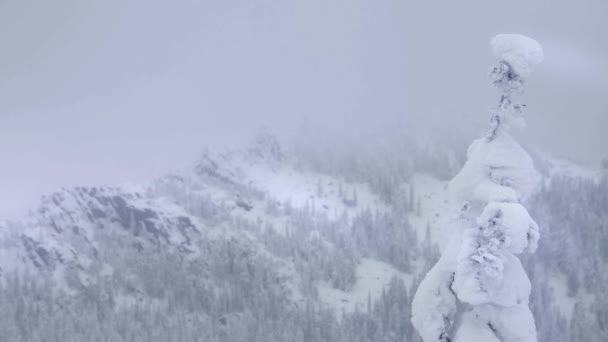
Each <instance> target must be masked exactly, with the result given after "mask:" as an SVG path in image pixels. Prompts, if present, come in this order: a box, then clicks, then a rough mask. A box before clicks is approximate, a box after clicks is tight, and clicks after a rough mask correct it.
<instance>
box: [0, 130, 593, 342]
mask: <svg viewBox="0 0 608 342" xmlns="http://www.w3.org/2000/svg"><path fill="white" fill-rule="evenodd" d="M535 163H539V161H538V160H535ZM544 170H545V171H544V172H543V171H542V170H541V174H542V175H543V177H545V179H547V180H548V179H551V178H556V177H557V175H566V176H568V175H572V174H576V175H582V176H584V175H593V174H594V172H592V171H588V172H587V171H585V172H581V171H580V170H581V168H579V167H578V166H576V165H574V164H570V163H566V162H559V163H558V162H556V161H554V160H550V161H547V162H545V163H544ZM577 177H578V176H577ZM557 178H559V177H557ZM591 178H594V177H591ZM408 179H409V180H408V182H404V183H400V184H399V185H398V186H396V187H393V188H392V190H391V194H392V195H391V197H390V201H387V198H386V197H383V196H381V195H380V194H379V193H378V189H377V188H374V187H373V186H372V185H370V184H369V183H366V182H365V181H361V180H356V179H348V180H347V179H346V178H342V177H340V176H337V175H335V174H331V173H327V172H319V171H318V170H317V171H315V170H313V169H310V168H307V167H302V166H301V165H299V164H298V162H297V158H296V156H294V155H293V154H292V153H288V152H285V151H283V150H282V149H281V146H280V145H279V144H278V143H277V141H276V139H274V138H272V137H271V136H263V137H262V138H258V139H257V140H256V141H255V142H254V144H253V145H252V146H250V147H249V148H246V149H243V150H240V151H228V152H222V153H218V152H215V151H211V150H206V151H205V152H204V153H203V154H202V155H201V157H200V158H199V160H198V161H197V163H195V165H194V166H193V167H192V168H191V169H190V170H186V171H184V172H179V173H172V174H168V175H166V176H164V177H161V178H159V179H157V180H155V181H153V182H151V183H150V184H146V185H140V186H117V187H75V188H72V189H62V190H60V191H58V192H56V193H54V194H51V195H48V196H44V197H43V199H42V200H41V203H40V205H39V207H38V209H37V210H36V211H34V212H32V214H31V215H30V216H29V217H27V218H25V219H24V220H23V221H22V222H3V223H0V279H2V282H4V283H6V282H7V281H8V283H10V279H11V277H12V275H14V274H21V275H23V274H30V275H31V274H34V275H41V276H42V277H38V276H37V277H38V278H40V279H50V280H49V281H50V282H52V283H53V285H50V286H51V287H52V288H56V289H60V290H61V291H64V292H65V293H66V294H68V295H69V296H72V297H73V298H74V299H71V300H70V299H69V298H70V297H66V298H67V299H65V298H64V299H62V301H67V302H70V301H75V300H77V299H76V298H80V297H79V296H80V295H82V294H87V295H86V296H90V294H91V293H95V294H96V295H94V298H98V299H96V300H98V301H99V303H98V304H95V305H96V306H97V307H105V306H106V305H109V307H108V308H107V310H112V311H114V312H120V310H123V311H124V310H127V311H128V310H131V309H129V308H133V307H140V306H142V305H144V306H153V307H159V308H160V307H165V306H167V305H168V306H175V305H180V306H179V307H183V308H187V307H191V306H192V305H194V304H193V303H197V304H196V305H195V306H196V307H197V310H199V311H200V312H202V313H204V315H203V316H201V317H207V316H209V315H210V316H209V317H213V318H209V320H207V318H201V317H199V318H197V319H202V320H204V321H205V322H208V324H211V326H215V325H216V324H218V326H219V328H218V329H220V328H221V327H222V326H233V325H231V324H232V323H230V322H233V323H234V324H241V323H243V322H254V321H255V318H253V317H251V316H248V314H247V312H249V311H250V310H253V309H252V308H253V307H252V305H257V306H259V307H261V308H263V310H264V315H272V313H273V312H275V311H274V310H277V309H276V307H280V308H282V309H280V310H279V311H280V312H284V315H286V314H287V312H290V311H289V310H296V311H297V312H300V311H301V310H309V309H306V308H310V307H312V308H315V309H314V310H321V311H320V313H319V314H320V315H321V316H320V317H326V316H323V315H326V314H329V313H331V315H333V316H335V317H336V318H337V319H340V318H341V317H343V318H342V321H341V322H342V323H340V324H341V326H343V325H345V324H349V323H348V322H351V321H350V320H351V319H355V318H354V317H357V315H360V314H361V313H362V312H368V313H367V314H369V315H375V313H373V312H369V310H375V309H373V308H375V307H377V306H382V305H388V304H387V303H388V302H387V300H389V299H388V298H386V297H385V296H387V295H389V294H390V296H396V297H395V298H400V299H399V300H398V301H397V302H395V303H405V304H399V310H401V311H400V312H399V317H402V316H403V317H402V318H400V320H401V321H402V322H408V321H409V317H405V316H408V315H409V300H410V299H409V297H408V295H409V294H410V293H412V291H413V288H414V287H415V286H416V285H417V283H418V282H419V281H420V279H421V276H422V275H423V274H424V273H425V272H426V270H427V269H428V268H429V267H430V265H431V264H432V262H433V260H435V258H437V257H438V253H439V251H440V250H442V249H443V248H445V244H446V242H447V241H448V237H449V236H450V234H451V232H450V231H446V227H449V225H448V224H446V222H448V221H449V220H451V219H453V215H455V213H454V211H453V209H452V203H450V196H449V195H448V191H447V184H448V183H447V181H446V180H441V179H439V178H437V177H435V176H432V175H430V174H428V173H421V172H417V173H414V174H413V175H411V176H410V177H409V178H408ZM541 229H542V227H541ZM541 244H542V242H541ZM562 285H563V286H562ZM553 287H554V288H555V289H556V290H552V291H554V295H555V296H559V297H560V299H558V300H559V303H563V304H560V307H561V308H562V310H564V311H567V312H564V314H565V315H566V314H567V315H568V316H571V315H572V311H573V310H574V308H573V307H574V305H575V304H576V303H577V302H579V300H578V299H568V298H562V297H563V296H564V295H565V294H564V292H566V290H563V289H564V288H566V284H562V283H561V282H560V284H557V283H555V284H554V285H553ZM562 290H563V291H562ZM387 291H388V292H387ZM387 293H388V294H387ZM260 294H261V295H262V297H260V298H258V296H260ZM98 296H100V297H98ZM108 296H109V297H108ZM589 296H592V295H591V294H589V295H585V297H584V298H582V297H581V298H582V299H581V301H582V300H583V299H584V302H585V303H588V304H589V300H588V297H589ZM85 298H86V297H85ZM108 298H113V299H112V300H110V299H108ZM189 298H190V299H189ZM194 298H198V299H194ZM200 298H207V299H205V300H204V301H203V302H200ZM244 298H250V299H244ZM251 300H253V302H251ZM391 300H393V299H391ZM395 300H396V299H395ZM199 302H200V303H199ZM96 303H97V302H96ZM107 303H110V304H107ZM111 303H113V304H111ZM171 303H178V304H171ZM255 303H257V304H255ZM268 303H275V304H272V305H271V306H268V307H267V305H270V304H268ZM277 303H282V304H277ZM383 303H384V304H383ZM395 305H396V304H395ZM370 306H371V309H370ZM273 308H274V309H273ZM289 308H292V309H289ZM281 310H288V311H281ZM323 310H329V311H323ZM323 312H328V313H326V314H324V313H323ZM205 315H206V316H205ZM264 315H262V316H260V317H265V316H264ZM345 315H346V316H345ZM197 317H198V316H197ZM286 317H289V315H288V316H286ZM326 319H327V318H326ZM238 322H240V323H238ZM205 324H207V323H205ZM252 324H253V323H252ZM256 324H259V322H258V323H256ZM290 324H296V323H293V322H292V323H290ZM395 324H397V323H395ZM201 326H205V325H204V324H203V325H201ZM405 327H406V328H407V327H408V326H407V324H406V325H405ZM233 328H234V327H233ZM299 328H301V327H298V329H299ZM410 328H411V327H410ZM410 328H408V329H409V330H407V331H403V332H402V333H403V334H406V335H408V336H411V337H412V338H414V337H415V336H416V335H415V333H414V331H413V330H412V329H410ZM220 330H221V329H220ZM217 333H218V334H220V333H219V332H217ZM220 335H221V334H220ZM220 335H218V336H220ZM209 338H211V337H209ZM234 338H235V339H236V340H238V338H237V337H234Z"/></svg>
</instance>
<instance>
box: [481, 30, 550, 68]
mask: <svg viewBox="0 0 608 342" xmlns="http://www.w3.org/2000/svg"><path fill="white" fill-rule="evenodd" d="M490 45H491V47H492V51H493V52H494V55H496V57H497V58H498V59H499V60H502V61H505V62H507V63H508V64H509V66H511V68H512V69H513V70H514V71H515V72H516V73H517V74H518V75H519V76H520V77H522V78H524V79H525V78H527V77H528V76H530V74H531V73H532V70H533V69H534V67H535V66H536V65H537V64H539V63H540V62H542V60H543V49H542V47H541V45H540V44H539V43H538V42H537V41H536V40H534V39H532V38H529V37H526V36H524V35H521V34H499V35H497V36H495V37H494V38H492V40H491V41H490Z"/></svg>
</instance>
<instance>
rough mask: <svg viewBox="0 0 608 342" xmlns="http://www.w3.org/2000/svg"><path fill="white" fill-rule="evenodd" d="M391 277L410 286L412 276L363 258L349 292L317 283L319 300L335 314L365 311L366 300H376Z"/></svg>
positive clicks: (376, 261)
mask: <svg viewBox="0 0 608 342" xmlns="http://www.w3.org/2000/svg"><path fill="white" fill-rule="evenodd" d="M393 277H398V278H401V279H402V280H403V281H404V283H405V286H406V287H407V288H410V287H411V286H412V280H413V278H412V276H411V275H410V274H406V273H403V272H401V271H399V270H397V269H395V268H394V267H392V266H391V265H389V264H387V263H384V262H382V261H378V260H374V259H370V258H363V259H361V263H360V264H359V265H358V266H357V282H356V283H355V285H354V286H353V288H352V289H351V290H350V291H341V290H339V289H336V288H333V287H332V286H331V285H329V284H327V283H319V284H318V285H317V290H318V293H319V298H320V299H321V301H322V302H323V303H325V304H326V305H327V306H329V307H330V308H332V309H334V311H335V312H337V313H341V312H353V311H354V310H355V309H356V308H358V309H359V310H366V308H367V303H368V299H370V298H371V299H372V301H373V300H374V299H375V298H378V296H380V294H381V293H382V290H383V289H384V288H385V287H387V286H388V284H389V282H390V280H391V279H392V278H393Z"/></svg>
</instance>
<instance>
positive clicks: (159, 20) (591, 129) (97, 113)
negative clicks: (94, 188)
mask: <svg viewBox="0 0 608 342" xmlns="http://www.w3.org/2000/svg"><path fill="white" fill-rule="evenodd" d="M607 17H608V1H606V0H593V1H592V0H586V1H585V0H582V1H571V0H560V1H555V0H547V1H530V0H517V1H508V2H497V1H487V0H480V1H408V0H386V1H385V0H299V1H287V0H284V1H278V0H201V1H196V0H187V1H186V0H182V1H156V0H140V1H135V0H131V1H127V0H104V1H82V0H69V1H68V0H54V1H47V0H38V1H35V0H0V161H1V163H2V164H1V165H0V217H15V216H17V215H20V213H21V212H23V211H25V209H26V208H31V207H35V205H36V203H37V200H38V197H39V196H40V195H41V194H43V193H47V192H50V191H52V190H54V189H56V188H58V187H60V186H70V185H77V184H111V183H116V182H124V181H128V180H140V179H147V178H151V177H153V176H155V175H158V174H161V173H163V172H164V171H168V170H171V169H173V168H176V167H179V166H182V165H186V164H188V163H190V162H192V161H193V160H194V159H195V158H196V156H197V154H198V152H199V151H200V150H201V147H203V146H205V145H210V146H218V145H220V146H223V145H239V144H242V143H243V141H244V140H246V139H248V138H249V137H250V136H251V135H252V134H253V133H254V132H257V131H258V130H259V129H260V128H262V127H266V128H269V129H271V130H273V131H278V132H281V134H283V135H285V136H289V135H292V134H298V133H299V130H300V127H308V128H309V129H310V128H311V127H312V128H314V130H315V131H317V130H322V131H324V132H325V134H329V133H330V132H338V133H339V132H343V131H353V130H359V131H368V130H369V131H374V132H376V133H375V134H378V133H377V132H382V128H383V127H387V126H390V125H391V123H393V122H398V121H401V120H403V119H404V118H407V117H409V116H413V115H418V116H420V117H425V118H429V119H430V120H435V121H440V120H447V121H450V122H460V123H462V125H455V126H454V129H455V130H463V131H466V130H467V127H477V126H480V125H482V124H484V123H485V121H486V120H487V116H488V108H489V107H490V106H491V105H492V104H493V103H494V102H495V95H496V94H495V92H494V90H493V89H492V87H491V86H490V85H489V84H488V81H487V73H488V71H489V68H490V66H491V65H492V64H493V62H494V58H493V56H492V54H491V52H490V49H489V46H488V42H489V39H490V38H491V37H492V36H493V35H495V34H497V33H502V32H506V33H523V34H526V35H529V36H531V37H533V38H536V39H537V40H539V41H540V42H541V44H542V45H543V46H544V48H545V62H544V63H543V64H542V65H541V66H540V67H539V68H538V69H537V71H536V73H535V74H534V75H533V76H532V77H531V80H530V85H529V87H528V91H527V93H528V95H527V97H526V100H527V103H528V107H529V110H528V113H527V116H528V123H529V125H528V128H527V130H526V132H525V133H523V134H524V136H523V138H524V140H525V141H526V143H528V144H534V145H535V146H539V147H540V148H542V149H545V150H547V151H550V152H551V153H553V154H555V155H558V156H563V157H566V158H570V159H574V160H576V161H578V162H581V163H586V164H588V165H595V164H597V161H598V160H599V158H600V157H601V156H604V155H606V154H608V134H606V132H607V131H608V113H607V111H608V110H607V108H608V94H607V89H608V64H607V61H608V39H606V37H605V36H606V33H608V20H606V18H607ZM311 138H312V137H311Z"/></svg>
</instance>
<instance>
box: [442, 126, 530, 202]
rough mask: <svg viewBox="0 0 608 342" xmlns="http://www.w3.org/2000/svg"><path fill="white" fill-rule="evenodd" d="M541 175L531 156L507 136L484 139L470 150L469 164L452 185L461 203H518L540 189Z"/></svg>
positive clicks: (453, 191) (468, 152) (472, 145)
mask: <svg viewBox="0 0 608 342" xmlns="http://www.w3.org/2000/svg"><path fill="white" fill-rule="evenodd" d="M539 182H540V174H539V173H538V171H536V169H535V168H534V161H533V160H532V158H531V157H530V155H529V154H528V153H527V152H526V151H525V150H524V149H523V148H522V147H521V146H520V145H519V144H518V143H517V142H516V141H515V140H514V139H513V138H512V137H511V136H510V135H509V134H508V133H507V132H504V131H503V132H501V133H500V134H499V135H497V136H496V137H495V139H493V140H488V139H487V138H480V139H478V140H475V141H474V142H473V143H472V144H471V146H470V147H469V149H468V150H467V162H466V163H465V165H464V167H463V168H462V170H461V171H460V172H459V173H458V175H456V177H454V179H452V181H451V182H450V184H449V190H450V192H451V193H452V194H453V195H454V196H456V198H458V199H460V200H461V201H479V202H482V203H486V202H491V201H495V202H517V201H518V200H525V199H526V198H527V197H529V196H530V195H531V194H532V193H534V191H535V190H536V189H537V188H538V185H539Z"/></svg>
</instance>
